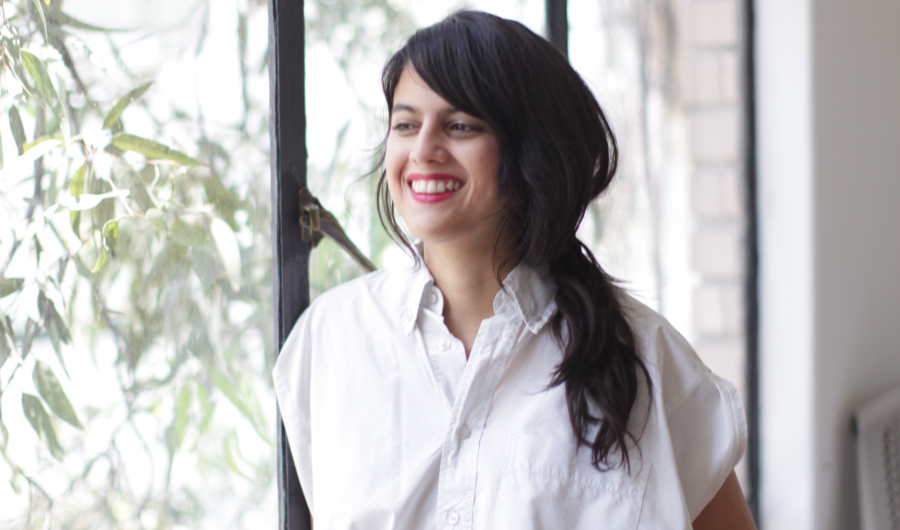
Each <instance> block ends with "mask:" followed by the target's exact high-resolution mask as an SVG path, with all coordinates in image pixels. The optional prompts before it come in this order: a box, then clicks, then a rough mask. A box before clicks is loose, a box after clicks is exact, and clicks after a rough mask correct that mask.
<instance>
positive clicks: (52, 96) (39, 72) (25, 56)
mask: <svg viewBox="0 0 900 530" xmlns="http://www.w3.org/2000/svg"><path fill="white" fill-rule="evenodd" d="M34 1H35V2H37V0H34ZM21 54H22V65H23V66H24V67H25V71H26V72H28V75H29V76H31V79H32V81H34V86H35V88H36V89H37V91H38V93H39V94H40V95H41V97H43V98H44V102H45V103H46V104H47V105H49V106H50V108H51V109H53V113H54V114H56V113H57V112H58V111H59V110H61V109H58V108H57V104H58V103H60V100H59V94H57V93H56V88H54V86H53V81H51V80H50V74H49V73H48V72H47V67H46V66H44V62H43V61H41V60H40V59H38V58H37V56H35V55H34V54H33V53H31V52H27V51H25V50H22V51H21ZM57 117H58V116H57Z"/></svg>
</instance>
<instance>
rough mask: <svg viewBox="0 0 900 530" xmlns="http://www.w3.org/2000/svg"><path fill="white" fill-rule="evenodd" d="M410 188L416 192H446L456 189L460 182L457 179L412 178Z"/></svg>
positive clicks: (460, 184)
mask: <svg viewBox="0 0 900 530" xmlns="http://www.w3.org/2000/svg"><path fill="white" fill-rule="evenodd" d="M411 185H412V189H413V191H414V192H416V193H425V194H429V193H446V192H448V191H456V190H458V189H459V188H460V186H462V182H459V181H458V180H422V179H419V180H414V181H412V184H411Z"/></svg>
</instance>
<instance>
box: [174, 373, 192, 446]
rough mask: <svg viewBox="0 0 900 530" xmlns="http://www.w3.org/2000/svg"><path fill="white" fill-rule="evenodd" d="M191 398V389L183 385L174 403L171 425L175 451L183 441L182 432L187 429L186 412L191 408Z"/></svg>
mask: <svg viewBox="0 0 900 530" xmlns="http://www.w3.org/2000/svg"><path fill="white" fill-rule="evenodd" d="M193 397H194V395H193V393H191V388H190V387H189V386H187V385H185V386H184V387H183V388H182V389H181V392H180V393H179V394H178V399H177V400H176V401H175V420H174V421H173V423H172V436H173V440H172V442H173V445H174V448H175V450H178V449H179V448H180V447H181V444H182V442H183V441H184V430H185V429H186V428H187V425H188V420H189V419H190V415H189V414H188V411H189V410H190V408H191V401H192V399H193Z"/></svg>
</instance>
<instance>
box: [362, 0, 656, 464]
mask: <svg viewBox="0 0 900 530" xmlns="http://www.w3.org/2000/svg"><path fill="white" fill-rule="evenodd" d="M407 65H412V67H413V68H415V70H416V72H417V73H418V74H419V76H420V77H421V78H422V79H423V80H424V81H425V83H427V84H428V86H429V87H431V89H432V90H434V91H435V92H436V93H437V94H439V95H440V96H441V97H442V98H444V99H445V100H446V101H448V102H449V103H450V104H452V105H453V106H455V107H456V108H458V109H460V110H462V111H463V112H466V113H468V114H471V115H472V116H475V117H477V118H480V119H483V120H485V121H487V122H488V123H489V124H490V126H491V128H492V129H493V131H494V133H495V135H496V137H497V141H498V144H499V146H500V164H499V168H498V194H499V195H500V196H501V197H503V198H504V199H505V200H506V201H507V206H506V207H505V208H504V212H503V215H504V219H503V222H502V223H501V228H500V233H498V234H497V241H498V242H499V241H500V235H501V233H503V231H505V230H510V231H511V234H510V235H511V238H510V239H511V240H512V241H513V245H514V246H513V251H512V254H511V255H510V256H508V257H507V258H506V261H504V262H503V263H502V264H501V267H500V268H499V269H498V270H502V269H503V266H504V265H506V264H507V263H510V264H516V263H525V264H528V265H530V266H534V267H545V268H547V270H549V273H550V276H551V277H552V279H553V281H554V282H555V283H556V286H557V291H556V305H557V308H558V310H557V313H556V314H555V315H554V317H553V319H552V320H551V324H550V325H551V330H552V332H553V335H554V337H555V338H556V340H557V341H558V343H559V344H560V347H561V348H562V349H563V360H562V362H561V363H560V364H559V366H557V368H556V371H555V373H554V377H553V379H552V381H551V384H550V386H551V387H553V386H556V385H560V384H564V385H565V392H566V400H567V405H568V409H569V420H570V422H571V424H572V428H573V430H574V432H575V437H576V439H577V441H578V443H579V444H583V445H587V446H589V447H590V448H591V461H592V463H593V464H594V466H595V467H597V468H598V469H609V468H611V467H615V466H616V465H617V464H621V463H624V464H625V465H626V466H628V467H629V468H630V462H629V458H628V448H627V446H626V441H627V439H629V438H630V439H631V440H632V441H636V439H635V437H634V436H633V435H632V434H631V433H630V432H629V430H628V418H629V416H630V415H631V410H632V408H633V407H634V403H635V401H636V399H637V393H638V371H640V372H642V373H643V375H644V378H645V379H646V381H647V384H648V385H650V377H649V374H648V372H647V368H646V366H644V363H643V362H642V361H641V359H640V357H639V356H638V354H637V351H636V345H635V338H634V333H633V332H632V329H631V327H630V325H629V324H628V321H627V319H626V318H625V315H624V314H623V309H622V307H621V305H620V304H619V301H618V300H617V298H616V292H615V291H616V288H615V287H614V285H613V280H612V278H610V277H609V276H608V275H607V274H606V272H604V271H603V269H602V268H601V267H600V264H599V263H597V260H596V259H595V258H594V255H593V254H592V253H591V251H590V250H589V249H588V248H587V247H586V246H585V245H584V243H582V242H581V241H579V240H578V238H577V237H576V235H575V232H576V230H577V228H578V225H579V224H580V223H581V220H582V218H583V217H584V212H585V210H586V209H587V207H588V204H589V203H590V202H591V201H592V200H593V199H595V198H596V197H597V196H598V195H600V193H602V192H603V191H604V190H605V189H606V188H607V187H608V186H609V184H610V182H611V181H612V178H613V175H614V174H615V171H616V163H617V147H616V140H615V137H614V136H613V134H612V131H611V130H610V127H609V124H608V123H607V121H606V117H605V116H604V115H603V111H602V110H601V108H600V105H599V104H598V103H597V101H596V99H594V96H593V94H592V93H591V91H590V89H589V88H588V87H587V86H586V85H585V83H584V81H583V80H582V79H581V77H580V76H579V75H578V74H577V73H576V72H575V70H574V69H572V67H571V66H570V65H569V63H568V61H567V60H566V58H565V57H564V56H563V55H562V54H561V53H560V52H559V51H557V50H556V48H554V47H553V46H552V45H551V44H550V43H549V42H547V41H546V40H544V39H543V38H541V37H539V36H537V35H535V34H534V33H533V32H531V31H530V30H529V29H528V28H526V27H525V26H523V25H522V24H519V23H518V22H513V21H510V20H505V19H502V18H499V17H496V16H494V15H490V14H487V13H482V12H478V11H460V12H457V13H455V14H453V15H450V16H449V17H447V18H446V19H444V20H443V21H441V22H440V23H438V24H435V25H433V26H430V27H427V28H424V29H421V30H419V31H417V32H416V33H415V34H414V35H413V36H412V37H411V38H410V39H409V40H408V41H407V42H406V44H405V45H404V46H403V47H402V48H401V49H400V50H399V51H397V53H395V54H394V55H393V57H391V59H390V60H389V61H388V63H387V65H386V66H385V68H384V72H383V74H382V84H383V88H384V95H385V99H386V100H387V106H388V112H390V111H391V109H392V107H393V96H394V90H395V89H396V87H397V83H398V82H399V80H400V75H401V74H402V72H403V70H404V68H406V67H407ZM383 156H384V155H382V162H383ZM377 199H378V200H377V203H378V213H379V216H380V217H381V220H382V223H383V224H384V225H385V227H386V228H387V229H388V231H389V232H390V233H391V234H392V236H393V237H395V238H396V239H398V240H399V241H400V242H401V243H403V244H405V245H406V246H407V247H409V240H408V238H407V237H406V236H405V235H404V233H403V231H402V230H401V228H400V227H399V225H398V223H397V219H396V217H395V216H394V207H393V203H392V202H391V197H390V194H389V192H388V188H387V185H386V173H385V172H384V171H383V170H382V173H381V178H380V180H379V181H378V192H377ZM496 248H497V247H496V246H495V251H496ZM650 394H651V395H652V392H651V393H650ZM595 428H596V429H597V430H596V435H595V436H594V437H593V439H592V440H591V439H589V437H590V434H591V432H592V431H593V430H594V429H595ZM616 456H620V457H621V458H619V459H617V458H616Z"/></svg>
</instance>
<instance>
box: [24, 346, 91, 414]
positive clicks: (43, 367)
mask: <svg viewBox="0 0 900 530" xmlns="http://www.w3.org/2000/svg"><path fill="white" fill-rule="evenodd" d="M31 377H32V379H33V380H34V386H35V388H37V390H38V393H39V394H40V395H41V397H42V398H44V401H46V402H47V405H49V406H50V410H52V411H53V413H54V414H56V415H57V416H59V418H60V419H62V420H63V421H64V422H66V423H68V424H69V425H71V426H73V427H77V428H79V429H84V426H83V425H81V422H80V421H78V416H77V415H76V414H75V409H73V408H72V403H71V402H69V398H68V397H66V393H65V391H64V390H63V388H62V385H60V384H59V379H57V378H56V375H55V374H54V373H53V369H52V368H50V366H49V365H48V364H46V363H42V362H41V361H37V363H35V365H34V372H32V374H31Z"/></svg>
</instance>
